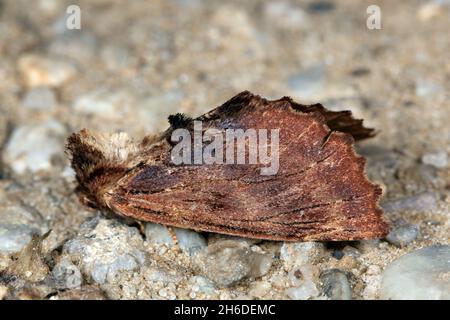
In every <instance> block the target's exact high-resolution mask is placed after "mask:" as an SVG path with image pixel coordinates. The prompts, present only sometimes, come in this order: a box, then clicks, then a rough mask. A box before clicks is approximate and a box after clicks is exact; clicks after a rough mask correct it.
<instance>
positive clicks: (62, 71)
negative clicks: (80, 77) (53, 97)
mask: <svg viewBox="0 0 450 320" xmlns="http://www.w3.org/2000/svg"><path fill="white" fill-rule="evenodd" d="M18 68H19V71H20V73H21V74H22V77H23V79H24V82H25V84H26V85H27V86H28V87H40V86H49V87H59V86H61V85H62V84H63V83H65V82H67V81H68V80H70V79H71V78H73V77H74V76H75V74H76V71H77V70H76V68H75V67H74V66H73V65H71V64H69V63H68V62H66V61H65V60H62V59H57V58H47V57H41V56H37V55H32V54H30V55H28V54H27V55H24V56H21V57H20V58H19V61H18Z"/></svg>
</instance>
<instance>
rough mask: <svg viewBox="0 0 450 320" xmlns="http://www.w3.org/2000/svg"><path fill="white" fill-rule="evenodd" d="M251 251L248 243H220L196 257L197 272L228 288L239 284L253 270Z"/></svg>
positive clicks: (194, 262)
mask: <svg viewBox="0 0 450 320" xmlns="http://www.w3.org/2000/svg"><path fill="white" fill-rule="evenodd" d="M251 258H252V254H251V250H250V247H249V246H248V244H247V243H245V242H242V241H235V240H225V241H219V242H216V243H214V244H212V245H209V246H208V247H207V248H205V249H203V250H202V251H201V252H199V253H198V254H197V255H195V256H194V259H193V264H194V268H195V270H196V271H197V272H198V273H199V274H201V275H203V276H205V277H207V278H208V279H210V280H211V281H213V282H214V283H215V284H216V285H218V286H221V287H227V286H230V285H232V284H235V283H237V282H238V281H240V280H241V279H243V278H244V277H245V276H247V275H248V274H249V272H250V270H251Z"/></svg>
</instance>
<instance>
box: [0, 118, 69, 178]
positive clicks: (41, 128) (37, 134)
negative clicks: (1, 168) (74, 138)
mask: <svg viewBox="0 0 450 320" xmlns="http://www.w3.org/2000/svg"><path fill="white" fill-rule="evenodd" d="M65 135H66V129H65V128H64V126H63V125H62V124H61V123H59V122H57V121H55V120H49V121H47V122H44V123H41V124H37V125H23V126H20V127H17V128H16V129H14V131H13V133H12V135H11V138H10V139H9V141H8V143H7V145H6V148H5V152H4V161H5V163H6V164H8V165H9V166H10V167H11V168H12V169H13V170H14V172H15V173H17V174H24V173H25V172H26V171H30V172H32V173H36V172H39V171H48V170H50V169H51V168H52V158H53V157H55V156H60V157H61V155H63V154H64V143H63V142H62V139H63V137H64V136H65Z"/></svg>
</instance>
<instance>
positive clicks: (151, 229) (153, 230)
mask: <svg viewBox="0 0 450 320" xmlns="http://www.w3.org/2000/svg"><path fill="white" fill-rule="evenodd" d="M145 238H146V239H147V241H148V242H150V243H156V244H166V245H170V246H172V245H174V241H173V239H172V236H171V235H170V233H169V230H168V229H167V227H165V226H163V225H161V224H157V223H146V224H145Z"/></svg>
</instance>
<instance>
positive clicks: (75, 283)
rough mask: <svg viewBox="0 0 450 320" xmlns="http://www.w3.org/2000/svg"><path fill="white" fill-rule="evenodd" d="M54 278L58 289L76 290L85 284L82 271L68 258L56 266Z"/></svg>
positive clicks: (53, 273)
mask: <svg viewBox="0 0 450 320" xmlns="http://www.w3.org/2000/svg"><path fill="white" fill-rule="evenodd" d="M52 278H53V281H54V286H55V287H56V288H57V289H74V288H77V287H80V286H81V284H82V282H83V277H82V275H81V272H80V269H78V267H77V266H76V265H74V264H73V263H72V262H71V261H70V260H69V259H67V258H65V259H62V260H61V261H60V262H58V263H57V264H56V265H55V267H54V268H53V270H52Z"/></svg>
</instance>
